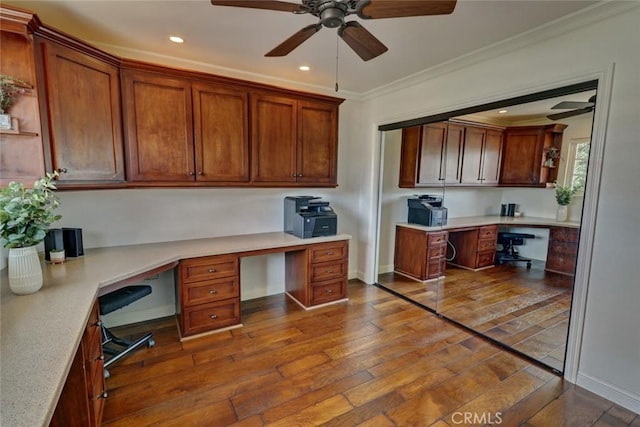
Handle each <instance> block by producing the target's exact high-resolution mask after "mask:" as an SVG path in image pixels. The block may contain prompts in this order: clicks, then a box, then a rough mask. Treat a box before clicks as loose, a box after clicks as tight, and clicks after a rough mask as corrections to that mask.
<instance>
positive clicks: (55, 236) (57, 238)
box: [44, 228, 64, 261]
mask: <svg viewBox="0 0 640 427" xmlns="http://www.w3.org/2000/svg"><path fill="white" fill-rule="evenodd" d="M52 249H64V233H63V231H62V229H60V228H51V229H49V231H47V234H46V236H44V259H46V260H47V261H51V259H50V257H49V252H51V250H52Z"/></svg>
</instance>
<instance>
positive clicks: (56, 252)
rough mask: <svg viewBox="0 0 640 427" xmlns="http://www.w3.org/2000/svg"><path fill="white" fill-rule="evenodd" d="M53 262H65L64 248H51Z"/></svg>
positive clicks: (50, 253)
mask: <svg viewBox="0 0 640 427" xmlns="http://www.w3.org/2000/svg"><path fill="white" fill-rule="evenodd" d="M49 259H50V260H51V264H62V263H63V262H64V259H65V257H64V249H51V250H50V251H49Z"/></svg>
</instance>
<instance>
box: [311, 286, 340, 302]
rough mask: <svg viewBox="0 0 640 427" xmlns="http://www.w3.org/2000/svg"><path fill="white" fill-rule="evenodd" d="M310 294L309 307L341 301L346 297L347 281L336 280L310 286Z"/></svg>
mask: <svg viewBox="0 0 640 427" xmlns="http://www.w3.org/2000/svg"><path fill="white" fill-rule="evenodd" d="M311 292H312V293H311V305H316V304H323V303H325V302H330V301H335V300H338V299H342V298H345V297H346V295H347V281H346V280H336V281H328V282H322V283H316V284H314V285H313V286H311Z"/></svg>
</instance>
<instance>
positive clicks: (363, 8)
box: [211, 0, 456, 61]
mask: <svg viewBox="0 0 640 427" xmlns="http://www.w3.org/2000/svg"><path fill="white" fill-rule="evenodd" d="M211 3H212V4H213V5H214V6H236V7H248V8H253V9H268V10H278V11H281V12H292V13H294V14H305V13H309V14H311V15H313V16H316V17H318V18H319V19H320V20H319V21H318V23H317V24H313V25H309V26H307V27H304V28H303V29H301V30H300V31H298V32H297V33H295V34H294V35H293V36H291V37H289V38H288V39H287V40H285V41H284V42H282V43H280V44H279V45H278V46H276V47H275V48H274V49H273V50H271V51H270V52H268V53H267V54H266V55H265V56H286V55H288V54H289V53H290V52H291V51H292V50H294V49H295V48H297V47H298V46H300V45H301V44H302V43H303V42H304V41H305V40H307V39H308V38H309V37H311V36H312V35H314V34H315V33H317V32H318V31H320V29H321V28H322V27H323V26H325V27H329V28H338V35H339V36H340V37H341V38H342V40H344V41H345V42H346V43H347V44H348V45H349V47H351V49H353V50H354V51H355V52H356V53H357V54H358V56H360V58H362V59H363V60H364V61H368V60H370V59H373V58H375V57H376V56H378V55H381V54H383V53H385V52H386V51H387V50H388V49H387V47H386V46H385V45H384V44H382V42H381V41H380V40H378V39H377V38H375V37H374V36H373V34H371V33H370V32H369V31H367V30H366V29H365V28H364V27H363V26H362V25H360V24H359V23H358V22H356V21H350V22H345V21H344V19H345V18H346V17H347V16H349V15H352V14H356V15H358V17H360V18H362V19H381V18H401V17H406V16H426V15H446V14H449V13H451V12H453V9H454V8H455V6H456V0H302V4H300V3H289V2H286V1H277V0H211Z"/></svg>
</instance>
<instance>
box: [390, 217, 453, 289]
mask: <svg viewBox="0 0 640 427" xmlns="http://www.w3.org/2000/svg"><path fill="white" fill-rule="evenodd" d="M447 237H448V233H447V232H446V231H424V230H418V229H415V228H410V227H402V226H396V243H395V255H394V271H395V272H396V273H400V274H402V275H404V276H409V277H412V278H414V279H418V280H430V279H437V278H438V277H441V276H444V270H445V264H446V260H445V254H446V252H447Z"/></svg>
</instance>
